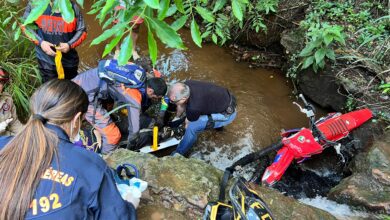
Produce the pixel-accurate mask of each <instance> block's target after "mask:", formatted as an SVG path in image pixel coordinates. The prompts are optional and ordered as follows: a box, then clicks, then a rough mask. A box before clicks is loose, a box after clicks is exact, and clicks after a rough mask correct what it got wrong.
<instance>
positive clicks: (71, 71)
mask: <svg viewBox="0 0 390 220" xmlns="http://www.w3.org/2000/svg"><path fill="white" fill-rule="evenodd" d="M77 69H78V67H77V66H76V67H64V73H65V79H73V78H74V77H76V76H77ZM39 71H40V72H41V76H42V83H45V82H47V81H49V80H51V79H57V78H58V74H57V70H48V69H42V68H39Z"/></svg>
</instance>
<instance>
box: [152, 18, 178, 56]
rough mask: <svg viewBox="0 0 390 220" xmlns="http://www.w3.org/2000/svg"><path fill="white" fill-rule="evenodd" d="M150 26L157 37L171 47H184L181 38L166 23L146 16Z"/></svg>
mask: <svg viewBox="0 0 390 220" xmlns="http://www.w3.org/2000/svg"><path fill="white" fill-rule="evenodd" d="M146 19H147V20H148V22H149V24H150V25H151V27H152V28H153V29H154V31H155V33H156V34H157V37H158V38H159V39H160V40H161V42H163V43H164V44H166V45H167V46H168V47H171V48H178V49H185V48H186V47H185V46H184V44H183V41H182V39H181V38H180V36H179V34H177V33H176V31H175V30H173V29H172V28H171V27H170V26H169V25H168V24H167V23H165V22H163V21H160V20H158V19H154V18H150V17H146Z"/></svg>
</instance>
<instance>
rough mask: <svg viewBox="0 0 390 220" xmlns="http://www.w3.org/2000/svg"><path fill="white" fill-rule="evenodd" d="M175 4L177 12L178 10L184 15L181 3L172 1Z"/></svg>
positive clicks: (179, 0) (180, 0)
mask: <svg viewBox="0 0 390 220" xmlns="http://www.w3.org/2000/svg"><path fill="white" fill-rule="evenodd" d="M173 1H174V2H175V5H176V7H177V10H179V11H180V12H181V13H183V14H184V13H185V12H184V6H183V1H182V0H173Z"/></svg>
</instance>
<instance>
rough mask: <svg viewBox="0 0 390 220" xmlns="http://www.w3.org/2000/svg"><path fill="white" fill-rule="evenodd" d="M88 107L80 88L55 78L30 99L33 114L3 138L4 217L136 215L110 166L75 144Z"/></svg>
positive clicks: (0, 181) (0, 202)
mask: <svg viewBox="0 0 390 220" xmlns="http://www.w3.org/2000/svg"><path fill="white" fill-rule="evenodd" d="M87 108H88V97H87V95H86V94H85V92H84V91H83V89H82V88H81V87H79V86H78V85H77V84H76V83H74V82H71V81H68V80H57V79H54V80H51V81H49V82H47V83H45V84H43V85H42V86H41V87H40V88H39V89H37V90H36V91H35V93H34V94H33V96H32V97H31V100H30V110H31V115H32V116H31V117H30V119H29V120H28V122H27V123H26V125H25V126H24V127H23V128H22V130H21V131H20V132H19V133H18V134H17V135H16V136H15V137H1V138H0V186H1V187H0V219H1V220H11V219H12V220H20V219H135V218H136V217H135V209H134V206H133V205H132V204H130V203H128V202H126V201H125V200H123V199H122V198H121V196H120V194H119V192H118V190H117V188H116V185H115V181H114V177H113V174H112V171H111V170H110V168H109V167H108V166H107V165H106V163H105V162H104V160H103V159H102V158H101V157H99V156H98V155H97V154H91V153H90V152H88V151H87V150H85V149H83V148H80V147H78V146H76V145H74V144H73V143H72V139H73V138H74V137H76V135H77V133H78V131H79V129H80V125H81V121H82V119H83V117H84V114H85V112H86V111H87Z"/></svg>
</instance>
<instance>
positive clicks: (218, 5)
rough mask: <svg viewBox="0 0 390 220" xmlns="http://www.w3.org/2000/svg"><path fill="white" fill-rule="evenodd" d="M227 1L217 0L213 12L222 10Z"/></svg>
mask: <svg viewBox="0 0 390 220" xmlns="http://www.w3.org/2000/svg"><path fill="white" fill-rule="evenodd" d="M226 2H227V0H217V2H215V5H214V9H213V12H217V11H219V10H221V9H222V8H223V6H225V4H226Z"/></svg>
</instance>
